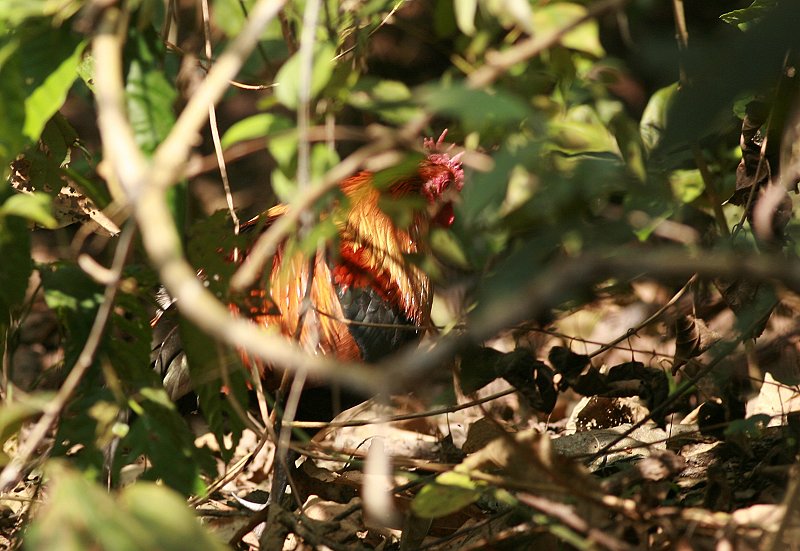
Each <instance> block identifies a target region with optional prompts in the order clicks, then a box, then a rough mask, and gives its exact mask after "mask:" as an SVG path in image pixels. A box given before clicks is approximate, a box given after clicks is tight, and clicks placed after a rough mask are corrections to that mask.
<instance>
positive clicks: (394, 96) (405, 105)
mask: <svg viewBox="0 0 800 551" xmlns="http://www.w3.org/2000/svg"><path fill="white" fill-rule="evenodd" d="M412 99H413V95H412V94H411V90H409V89H408V86H406V85H405V84H404V83H402V82H398V81H395V80H379V79H376V78H374V77H369V76H366V77H364V78H361V79H360V80H359V81H358V84H356V86H355V87H353V88H352V89H351V90H349V93H348V94H347V98H346V101H347V103H348V104H349V105H352V106H353V107H355V108H356V109H362V110H364V111H369V112H371V113H375V114H376V115H378V116H380V117H381V118H382V119H383V120H385V121H387V122H390V123H394V124H403V123H405V122H407V121H409V120H410V119H411V118H413V117H414V115H416V114H417V112H418V111H417V107H415V106H414V104H413V103H412Z"/></svg>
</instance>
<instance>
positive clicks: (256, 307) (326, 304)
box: [154, 131, 464, 399]
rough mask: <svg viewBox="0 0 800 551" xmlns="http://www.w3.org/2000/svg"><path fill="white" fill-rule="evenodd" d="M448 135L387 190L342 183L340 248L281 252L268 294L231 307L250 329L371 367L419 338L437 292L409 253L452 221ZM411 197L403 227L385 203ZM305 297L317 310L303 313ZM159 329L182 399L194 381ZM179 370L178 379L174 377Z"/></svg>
mask: <svg viewBox="0 0 800 551" xmlns="http://www.w3.org/2000/svg"><path fill="white" fill-rule="evenodd" d="M446 133H447V131H445V132H443V133H442V135H441V137H440V138H439V139H438V140H437V141H434V140H432V139H426V140H425V141H424V146H425V149H426V156H425V158H424V159H423V160H422V161H421V162H420V164H419V166H418V168H417V170H416V171H415V173H414V174H412V175H405V176H403V177H398V179H397V180H396V181H394V182H388V183H387V184H386V185H385V186H382V187H383V188H384V189H383V190H382V191H381V190H378V189H377V188H376V187H375V186H374V177H373V174H372V173H370V172H366V171H364V172H360V173H358V174H355V175H353V176H351V177H349V178H347V179H346V180H344V181H343V182H341V184H340V189H341V191H342V193H343V194H344V195H345V196H346V197H347V199H348V201H347V202H346V204H347V205H348V207H347V208H348V210H347V212H346V213H345V214H344V215H342V216H339V217H336V216H334V219H335V224H336V227H337V230H338V234H339V239H338V241H337V242H336V247H331V246H329V247H328V250H325V251H324V252H318V253H317V254H316V257H315V258H313V259H309V258H308V257H307V256H304V255H303V254H302V253H299V252H298V253H294V254H290V253H289V252H288V250H287V249H288V247H287V246H286V244H284V245H282V246H281V247H280V248H279V250H278V252H277V254H276V255H275V256H274V258H273V261H272V266H271V270H270V276H269V278H268V281H269V289H264V288H256V289H254V290H252V291H251V292H250V296H249V297H248V300H246V301H245V304H246V306H243V305H241V304H240V305H231V310H232V311H234V312H235V313H238V314H239V315H246V316H248V317H250V318H251V319H252V320H253V322H254V323H258V324H261V325H264V326H265V327H277V328H279V329H280V331H281V332H282V333H283V334H285V335H287V336H290V337H292V338H297V339H298V340H299V342H300V343H301V345H303V346H304V347H305V348H306V349H307V350H309V351H311V352H314V353H319V354H330V355H333V356H335V357H337V358H339V359H342V360H356V361H359V360H360V361H364V362H375V361H377V360H379V359H381V358H382V357H384V356H386V355H388V354H390V353H392V352H394V351H396V350H397V349H398V348H400V347H401V346H403V345H404V344H407V343H409V342H410V341H413V340H415V339H417V338H418V337H419V335H420V334H421V333H422V331H424V329H425V328H426V327H427V326H428V324H429V320H430V312H431V301H432V292H431V288H430V287H431V286H430V281H429V279H428V276H427V275H426V274H425V273H424V272H423V271H422V270H421V269H420V267H419V266H418V265H417V264H415V263H414V262H412V260H411V258H410V256H411V255H420V254H425V253H426V252H427V250H428V247H427V236H428V233H429V230H430V228H431V226H432V225H438V226H444V227H447V226H449V225H450V224H452V222H453V219H454V215H453V208H452V202H451V200H452V199H453V196H454V195H455V194H457V193H458V191H460V190H461V187H462V186H463V183H464V172H463V170H462V168H461V162H460V157H461V155H460V154H459V155H454V156H451V155H450V154H449V153H447V152H446V151H442V150H441V148H442V143H443V141H444V138H445V136H446ZM415 196H416V197H420V196H421V197H422V198H423V199H424V200H421V201H419V202H412V203H410V204H411V205H416V206H412V207H411V208H413V212H412V216H411V223H410V224H409V225H408V227H404V228H401V227H398V226H397V225H396V224H395V222H394V221H393V220H392V218H390V217H389V216H388V215H387V214H386V213H385V212H384V211H383V210H381V208H380V206H379V200H381V199H382V198H384V200H385V199H386V198H388V199H390V200H393V199H396V200H400V199H408V198H413V197H415ZM284 212H286V206H284V205H278V206H275V207H273V208H271V209H269V210H268V211H267V212H266V213H264V214H263V215H261V216H260V217H257V218H256V219H254V220H251V221H250V222H248V223H247V224H245V226H246V227H245V228H243V229H247V228H254V227H261V228H262V231H263V229H265V228H266V227H268V226H269V225H270V223H271V222H273V221H274V220H275V219H277V218H278V217H279V216H281V215H282V214H283V213H284ZM264 218H266V220H265V221H264V220H263V219H264ZM334 249H335V250H334ZM312 265H313V270H314V271H313V277H312V278H311V289H310V290H309V289H307V286H308V281H309V272H310V270H311V267H312ZM307 293H308V295H307ZM305 296H308V297H309V298H310V301H311V304H312V307H311V308H307V309H306V312H305V314H303V315H302V316H301V313H300V312H301V304H302V302H303V299H304V297H305ZM247 310H249V311H247ZM301 318H302V319H301ZM301 322H302V327H301V328H298V325H299V324H300V323H301ZM154 325H155V332H156V333H157V335H156V342H157V346H156V347H155V348H154V365H155V368H156V369H157V370H158V371H159V372H161V374H162V376H164V379H165V385H166V386H167V389H168V390H169V391H170V394H171V395H172V397H173V399H176V398H178V397H180V395H181V394H184V393H186V392H187V391H188V382H189V379H188V377H187V376H186V366H185V362H183V361H182V360H181V356H182V354H181V346H180V342H179V340H178V339H176V338H172V339H170V338H167V337H166V334H171V335H173V336H174V337H176V336H177V332H176V331H175V330H174V329H172V328H169V327H166V326H167V325H168V324H164V325H165V327H160V326H161V325H162V323H161V321H159V320H158V319H156V320H154ZM243 359H244V360H245V363H247V364H255V365H256V366H257V367H259V370H260V372H261V373H262V378H263V379H264V381H265V383H266V386H267V387H268V388H275V387H276V386H277V384H276V383H277V381H278V379H277V378H276V377H275V376H274V374H273V372H272V370H271V369H269V366H265V365H263V364H262V363H260V362H256V361H253V360H251V359H250V358H248V357H246V355H243ZM176 360H178V361H176ZM177 366H180V372H175V371H174V369H177Z"/></svg>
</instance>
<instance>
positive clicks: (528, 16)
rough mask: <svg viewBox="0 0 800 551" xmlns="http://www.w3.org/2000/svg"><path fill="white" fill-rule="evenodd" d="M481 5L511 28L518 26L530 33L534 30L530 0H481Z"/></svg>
mask: <svg viewBox="0 0 800 551" xmlns="http://www.w3.org/2000/svg"><path fill="white" fill-rule="evenodd" d="M481 7H482V8H484V9H485V10H486V11H487V12H488V13H489V14H491V15H493V16H494V17H496V18H497V19H498V20H499V21H500V23H501V24H502V25H503V26H504V27H506V28H510V27H513V26H515V25H516V26H518V27H519V28H521V29H522V30H524V31H525V32H526V33H528V34H533V32H534V24H535V23H534V21H535V19H534V17H533V14H532V13H531V2H530V0H501V1H497V0H481Z"/></svg>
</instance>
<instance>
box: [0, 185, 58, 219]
mask: <svg viewBox="0 0 800 551" xmlns="http://www.w3.org/2000/svg"><path fill="white" fill-rule="evenodd" d="M52 203H53V201H52V199H51V198H50V196H49V195H47V194H46V193H42V192H39V191H36V192H33V193H20V194H18V195H12V196H11V197H9V198H8V199H7V200H6V202H5V203H3V205H2V206H0V215H3V216H8V215H13V216H20V217H22V218H25V219H27V220H30V221H31V222H36V223H37V224H39V225H41V226H44V227H45V228H55V227H56V226H58V222H57V221H56V219H55V218H54V217H53V210H52V207H53V204H52Z"/></svg>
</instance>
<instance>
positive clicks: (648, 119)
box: [639, 82, 678, 152]
mask: <svg viewBox="0 0 800 551" xmlns="http://www.w3.org/2000/svg"><path fill="white" fill-rule="evenodd" d="M677 90H678V83H677V82H676V83H674V84H670V85H669V86H666V87H664V88H661V89H660V90H658V91H657V92H656V93H655V94H653V95H652V96H651V97H650V101H649V102H647V106H646V107H645V109H644V112H643V113H642V121H641V122H640V123H639V131H640V132H641V134H642V142H643V143H644V146H645V148H646V149H647V151H648V152H650V151H653V150H655V149H656V147H658V145H659V143H661V137H662V135H663V134H664V130H665V129H666V127H667V115H668V114H669V110H670V106H671V105H672V102H673V98H674V97H675V93H676V92H677Z"/></svg>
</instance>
